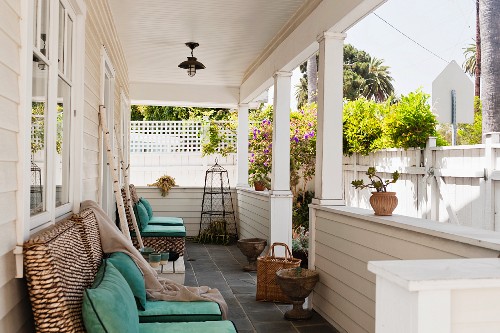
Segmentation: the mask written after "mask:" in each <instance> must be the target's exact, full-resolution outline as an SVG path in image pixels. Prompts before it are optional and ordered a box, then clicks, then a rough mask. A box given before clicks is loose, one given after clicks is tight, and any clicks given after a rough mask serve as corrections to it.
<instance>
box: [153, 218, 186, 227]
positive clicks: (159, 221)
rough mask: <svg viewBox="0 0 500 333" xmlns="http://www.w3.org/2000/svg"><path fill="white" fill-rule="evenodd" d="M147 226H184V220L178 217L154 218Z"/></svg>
mask: <svg viewBox="0 0 500 333" xmlns="http://www.w3.org/2000/svg"><path fill="white" fill-rule="evenodd" d="M148 224H153V225H184V220H183V219H182V218H180V217H173V216H154V217H152V218H151V219H150V220H149V222H148Z"/></svg>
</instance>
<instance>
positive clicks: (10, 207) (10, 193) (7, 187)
mask: <svg viewBox="0 0 500 333" xmlns="http://www.w3.org/2000/svg"><path fill="white" fill-rule="evenodd" d="M20 28H21V21H20V2H19V1H11V0H0V45H2V47H0V77H1V78H2V79H1V80H0V119H2V121H1V122H0V137H1V138H2V140H0V170H1V172H0V211H1V212H2V214H1V216H0V332H9V333H10V332H12V333H16V332H32V331H33V324H32V322H31V321H30V318H31V316H30V311H31V308H30V304H29V300H28V297H27V294H26V287H25V283H24V281H23V280H21V279H16V278H15V274H16V269H15V259H14V254H13V252H12V251H13V249H14V247H15V246H16V219H17V218H18V216H17V198H16V192H17V190H18V189H17V180H18V176H19V175H18V169H17V162H18V161H19V156H18V147H17V141H18V131H19V120H18V119H19V112H21V110H20V108H19V102H20V93H19V81H18V78H19V75H20V59H21V58H20V45H21V39H20Z"/></svg>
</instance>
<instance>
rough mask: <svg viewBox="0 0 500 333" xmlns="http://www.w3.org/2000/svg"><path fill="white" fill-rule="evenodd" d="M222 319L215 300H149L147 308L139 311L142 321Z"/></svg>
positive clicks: (167, 321) (140, 320) (166, 321)
mask: <svg viewBox="0 0 500 333" xmlns="http://www.w3.org/2000/svg"><path fill="white" fill-rule="evenodd" d="M212 320H222V312H221V310H220V307H219V304H217V303H215V302H175V301H168V302H167V301H157V302H153V301H147V302H146V310H144V311H139V322H141V323H170V322H189V321H212Z"/></svg>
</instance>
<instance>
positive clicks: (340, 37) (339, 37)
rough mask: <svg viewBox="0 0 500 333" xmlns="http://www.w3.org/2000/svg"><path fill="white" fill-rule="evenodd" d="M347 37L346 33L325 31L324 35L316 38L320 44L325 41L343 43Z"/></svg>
mask: <svg viewBox="0 0 500 333" xmlns="http://www.w3.org/2000/svg"><path fill="white" fill-rule="evenodd" d="M346 37H347V34H346V33H345V32H332V31H325V32H323V33H322V34H319V35H318V37H316V40H317V41H318V43H321V42H322V41H323V40H325V39H337V40H341V41H343V40H344V39H345V38H346Z"/></svg>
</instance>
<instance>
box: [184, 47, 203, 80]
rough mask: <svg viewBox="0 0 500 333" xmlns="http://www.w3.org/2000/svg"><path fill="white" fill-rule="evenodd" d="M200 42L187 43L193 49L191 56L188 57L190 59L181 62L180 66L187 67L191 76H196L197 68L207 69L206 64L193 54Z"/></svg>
mask: <svg viewBox="0 0 500 333" xmlns="http://www.w3.org/2000/svg"><path fill="white" fill-rule="evenodd" d="M199 45H200V44H198V43H194V42H188V43H186V46H187V47H189V48H190V49H191V56H190V57H187V59H188V60H186V61H183V62H181V63H180V64H179V67H180V68H182V69H187V73H188V75H189V76H195V75H196V70H197V69H205V65H203V64H202V63H201V62H199V61H197V60H196V58H195V57H194V56H193V50H194V49H195V48H197V47H198V46H199Z"/></svg>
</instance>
